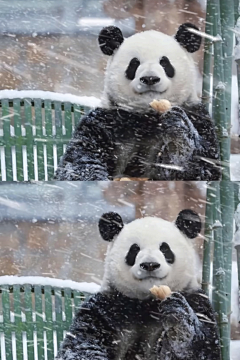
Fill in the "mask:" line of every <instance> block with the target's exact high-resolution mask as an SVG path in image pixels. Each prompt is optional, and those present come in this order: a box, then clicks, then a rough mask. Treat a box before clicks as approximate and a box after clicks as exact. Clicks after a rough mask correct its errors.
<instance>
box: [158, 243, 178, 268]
mask: <svg viewBox="0 0 240 360" xmlns="http://www.w3.org/2000/svg"><path fill="white" fill-rule="evenodd" d="M160 251H161V252H162V253H163V255H164V256H165V259H166V261H167V262H168V263H169V264H173V263H174V261H175V255H174V253H173V252H172V250H171V249H170V247H169V245H168V244H167V243H165V242H163V243H162V244H161V246H160Z"/></svg>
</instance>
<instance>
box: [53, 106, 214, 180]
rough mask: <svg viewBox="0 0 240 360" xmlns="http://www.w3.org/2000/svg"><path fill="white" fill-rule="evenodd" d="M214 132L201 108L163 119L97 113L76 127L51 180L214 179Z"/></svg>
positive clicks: (105, 111)
mask: <svg viewBox="0 0 240 360" xmlns="http://www.w3.org/2000/svg"><path fill="white" fill-rule="evenodd" d="M218 160H219V149H218V142H217V138H216V134H215V127H214V124H213V122H212V121H211V119H210V117H209V114H208V112H207V110H206V109H205V107H204V106H203V105H202V104H197V105H194V106H188V105H183V106H182V108H180V107H176V106H175V107H173V108H172V109H171V110H170V111H167V112H166V113H164V114H163V115H161V114H159V113H157V112H155V111H153V110H152V111H151V110H150V111H149V113H144V114H141V113H133V112H127V111H125V110H122V109H120V108H118V107H116V108H115V109H112V110H111V109H103V108H97V109H95V110H94V111H92V112H90V113H89V115H87V116H86V117H85V118H83V120H82V121H81V122H80V124H79V125H78V126H77V128H76V131H75V133H74V136H73V139H72V140H71V141H70V143H69V145H68V147H67V150H66V152H65V154H64V155H63V157H62V159H61V161H60V164H59V167H58V169H57V172H56V175H55V179H57V180H112V179H113V178H114V177H118V176H129V177H147V178H149V179H150V180H205V181H210V180H219V179H220V174H221V171H220V167H219V162H218Z"/></svg>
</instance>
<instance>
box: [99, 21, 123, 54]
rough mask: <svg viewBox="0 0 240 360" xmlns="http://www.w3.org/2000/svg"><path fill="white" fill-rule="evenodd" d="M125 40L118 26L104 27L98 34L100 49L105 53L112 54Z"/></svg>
mask: <svg viewBox="0 0 240 360" xmlns="http://www.w3.org/2000/svg"><path fill="white" fill-rule="evenodd" d="M123 41H124V38H123V34H122V32H121V30H120V29H119V28H118V27H116V26H107V27H105V28H103V29H102V30H101V32H100V34H99V36H98V42H99V46H100V49H101V50H102V52H103V53H104V54H105V55H109V56H111V55H112V54H113V53H114V50H116V49H118V48H119V46H120V45H121V44H122V42H123Z"/></svg>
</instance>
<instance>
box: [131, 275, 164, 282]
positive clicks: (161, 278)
mask: <svg viewBox="0 0 240 360" xmlns="http://www.w3.org/2000/svg"><path fill="white" fill-rule="evenodd" d="M166 277H167V275H165V276H163V277H159V276H152V275H150V276H146V277H144V278H142V279H138V278H136V279H137V280H139V281H144V280H151V279H152V280H164V279H165V278H166Z"/></svg>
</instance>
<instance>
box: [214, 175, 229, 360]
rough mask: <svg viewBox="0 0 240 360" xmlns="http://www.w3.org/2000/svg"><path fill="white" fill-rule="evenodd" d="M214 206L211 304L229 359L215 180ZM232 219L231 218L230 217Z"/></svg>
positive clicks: (222, 261)
mask: <svg viewBox="0 0 240 360" xmlns="http://www.w3.org/2000/svg"><path fill="white" fill-rule="evenodd" d="M214 185H215V188H216V201H215V208H214V221H215V223H214V224H213V228H214V257H213V289H214V290H213V306H214V309H215V310H216V311H217V313H218V325H219V329H220V335H221V343H222V347H221V350H222V358H223V359H224V360H225V359H226V360H227V359H230V336H229V335H230V334H229V323H228V313H227V297H226V270H225V268H224V242H223V226H222V224H223V223H222V211H221V200H220V188H219V183H218V182H216V183H215V184H214ZM232 220H233V218H232Z"/></svg>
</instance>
